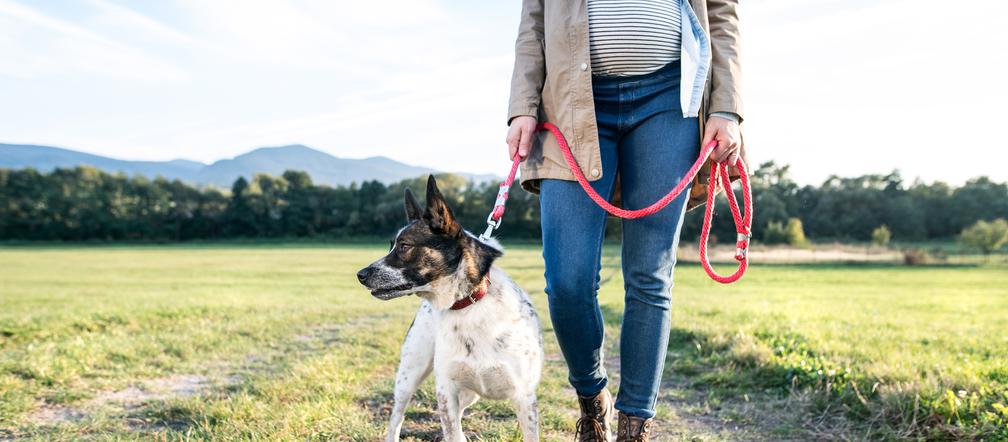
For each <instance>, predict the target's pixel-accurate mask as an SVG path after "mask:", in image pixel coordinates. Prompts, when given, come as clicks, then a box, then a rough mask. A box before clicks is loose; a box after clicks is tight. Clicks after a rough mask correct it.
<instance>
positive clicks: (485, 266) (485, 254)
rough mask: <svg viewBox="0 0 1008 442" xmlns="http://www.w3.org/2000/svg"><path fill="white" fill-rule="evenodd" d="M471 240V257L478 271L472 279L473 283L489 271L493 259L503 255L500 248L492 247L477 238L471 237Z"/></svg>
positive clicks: (477, 281)
mask: <svg viewBox="0 0 1008 442" xmlns="http://www.w3.org/2000/svg"><path fill="white" fill-rule="evenodd" d="M471 241H472V242H473V245H474V247H473V250H474V252H473V259H474V260H475V261H476V271H477V272H479V275H477V278H475V280H474V281H473V283H474V284H477V283H479V278H481V277H482V275H486V274H487V273H489V272H490V267H491V266H492V265H493V263H494V260H496V259H497V258H500V257H501V256H502V255H504V253H503V252H501V251H500V249H498V248H496V247H493V246H491V245H489V244H486V243H484V242H483V241H480V240H478V239H475V238H474V239H472V240H471Z"/></svg>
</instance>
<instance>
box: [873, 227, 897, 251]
mask: <svg viewBox="0 0 1008 442" xmlns="http://www.w3.org/2000/svg"><path fill="white" fill-rule="evenodd" d="M890 239H892V232H890V231H889V226H886V225H885V224H882V225H881V226H878V227H876V228H875V230H872V233H871V240H872V243H874V244H875V245H877V246H879V247H885V246H887V245H889V240H890Z"/></svg>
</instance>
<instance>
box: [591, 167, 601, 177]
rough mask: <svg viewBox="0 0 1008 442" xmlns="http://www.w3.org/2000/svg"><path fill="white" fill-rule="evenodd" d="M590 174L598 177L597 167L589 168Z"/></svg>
mask: <svg viewBox="0 0 1008 442" xmlns="http://www.w3.org/2000/svg"><path fill="white" fill-rule="evenodd" d="M591 176H593V177H596V178H598V176H599V170H598V169H592V170H591Z"/></svg>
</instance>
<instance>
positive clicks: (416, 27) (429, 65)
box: [0, 0, 1008, 183]
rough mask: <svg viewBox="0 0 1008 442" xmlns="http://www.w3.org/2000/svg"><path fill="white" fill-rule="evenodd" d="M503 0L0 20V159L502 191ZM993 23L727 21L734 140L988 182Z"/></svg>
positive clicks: (994, 157)
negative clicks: (399, 177)
mask: <svg viewBox="0 0 1008 442" xmlns="http://www.w3.org/2000/svg"><path fill="white" fill-rule="evenodd" d="M519 6H520V1H519V0H507V1H505V0H492V1H465V0H454V1H439V0H385V1H375V2H361V1H331V0H318V1H298V2H294V1H250V0H241V1H222V0H213V1H205V0H172V1H157V2H141V1H134V2H118V1H111V0H81V1H77V2H73V1H61V0H48V1H12V0H0V142H6V143H33V144H47V145H56V146H62V147H67V148H72V149H77V150H83V151H86V152H91V153H96V154H101V155H107V156H112V157H117V158H125V159H155V160H166V159H173V158H188V159H194V160H199V161H204V162H209V161H213V160H217V159H221V158H228V157H232V156H234V155H237V154H240V153H242V152H245V151H248V150H250V149H252V148H255V147H261V146H274V145H284V144H293V143H302V144H306V145H309V146H312V147H315V148H317V149H320V150H324V151H326V152H329V153H332V154H334V155H337V156H341V157H366V156H372V155H385V156H388V157H392V158H394V159H397V160H400V161H404V162H407V163H411V164H417V165H424V166H430V167H434V168H438V169H442V170H466V171H471V172H482V173H486V172H489V173H496V174H504V173H505V172H506V168H507V167H508V164H507V162H506V154H505V146H504V144H503V139H504V135H505V126H504V123H505V117H506V115H505V113H506V108H507V103H506V101H507V96H508V87H509V81H510V75H511V68H512V57H513V44H514V38H515V34H516V30H517V24H518V15H519V9H520V8H519ZM1005 17H1008V2H1003V1H997V0H985V1H972V2H968V3H955V2H949V1H938V0H905V1H899V0H745V1H744V2H743V9H742V23H743V29H742V32H743V44H744V56H743V70H744V75H745V79H744V90H745V97H744V98H745V102H746V113H745V117H746V123H745V125H744V131H745V139H746V142H747V145H748V147H749V150H750V155H751V158H752V159H753V160H755V162H762V161H766V160H776V161H778V162H782V163H788V164H791V165H792V170H793V174H794V176H795V178H796V179H798V180H799V181H800V182H804V183H809V182H813V183H817V182H819V181H821V180H822V179H824V178H825V177H827V176H828V175H830V174H840V175H855V174H862V173H876V172H877V173H885V172H888V171H891V170H893V169H899V170H900V171H901V172H902V173H903V175H904V176H905V177H907V178H909V179H912V178H914V177H921V178H923V179H925V180H929V181H930V180H936V179H940V180H944V181H950V182H953V183H959V182H962V181H964V180H965V179H967V178H969V177H972V176H976V175H980V174H987V175H990V176H992V177H994V178H996V179H998V180H1008V167H1006V165H1008V142H1006V141H1005V137H1004V135H1003V131H1002V130H1001V128H1002V127H1003V126H1004V125H1005V122H1004V114H1005V113H1004V112H1003V110H1002V109H1003V105H1004V103H1005V102H1006V101H1008V85H1006V83H1005V80H1004V78H1005V77H1008V72H1006V69H1005V68H1006V67H1008V31H1006V30H1005V29H1008V27H1006V26H1005V24H1004V19H1005Z"/></svg>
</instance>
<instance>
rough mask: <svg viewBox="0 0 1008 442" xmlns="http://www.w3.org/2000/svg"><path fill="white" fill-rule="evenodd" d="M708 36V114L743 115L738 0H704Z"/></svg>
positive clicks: (740, 116)
mask: <svg viewBox="0 0 1008 442" xmlns="http://www.w3.org/2000/svg"><path fill="white" fill-rule="evenodd" d="M707 17H708V20H709V22H710V37H711V95H710V108H709V109H707V111H708V113H713V112H729V113H733V114H735V115H738V116H739V118H742V116H743V113H742V67H741V63H740V61H739V56H740V55H741V50H742V49H741V39H740V37H739V17H738V0H707Z"/></svg>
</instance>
